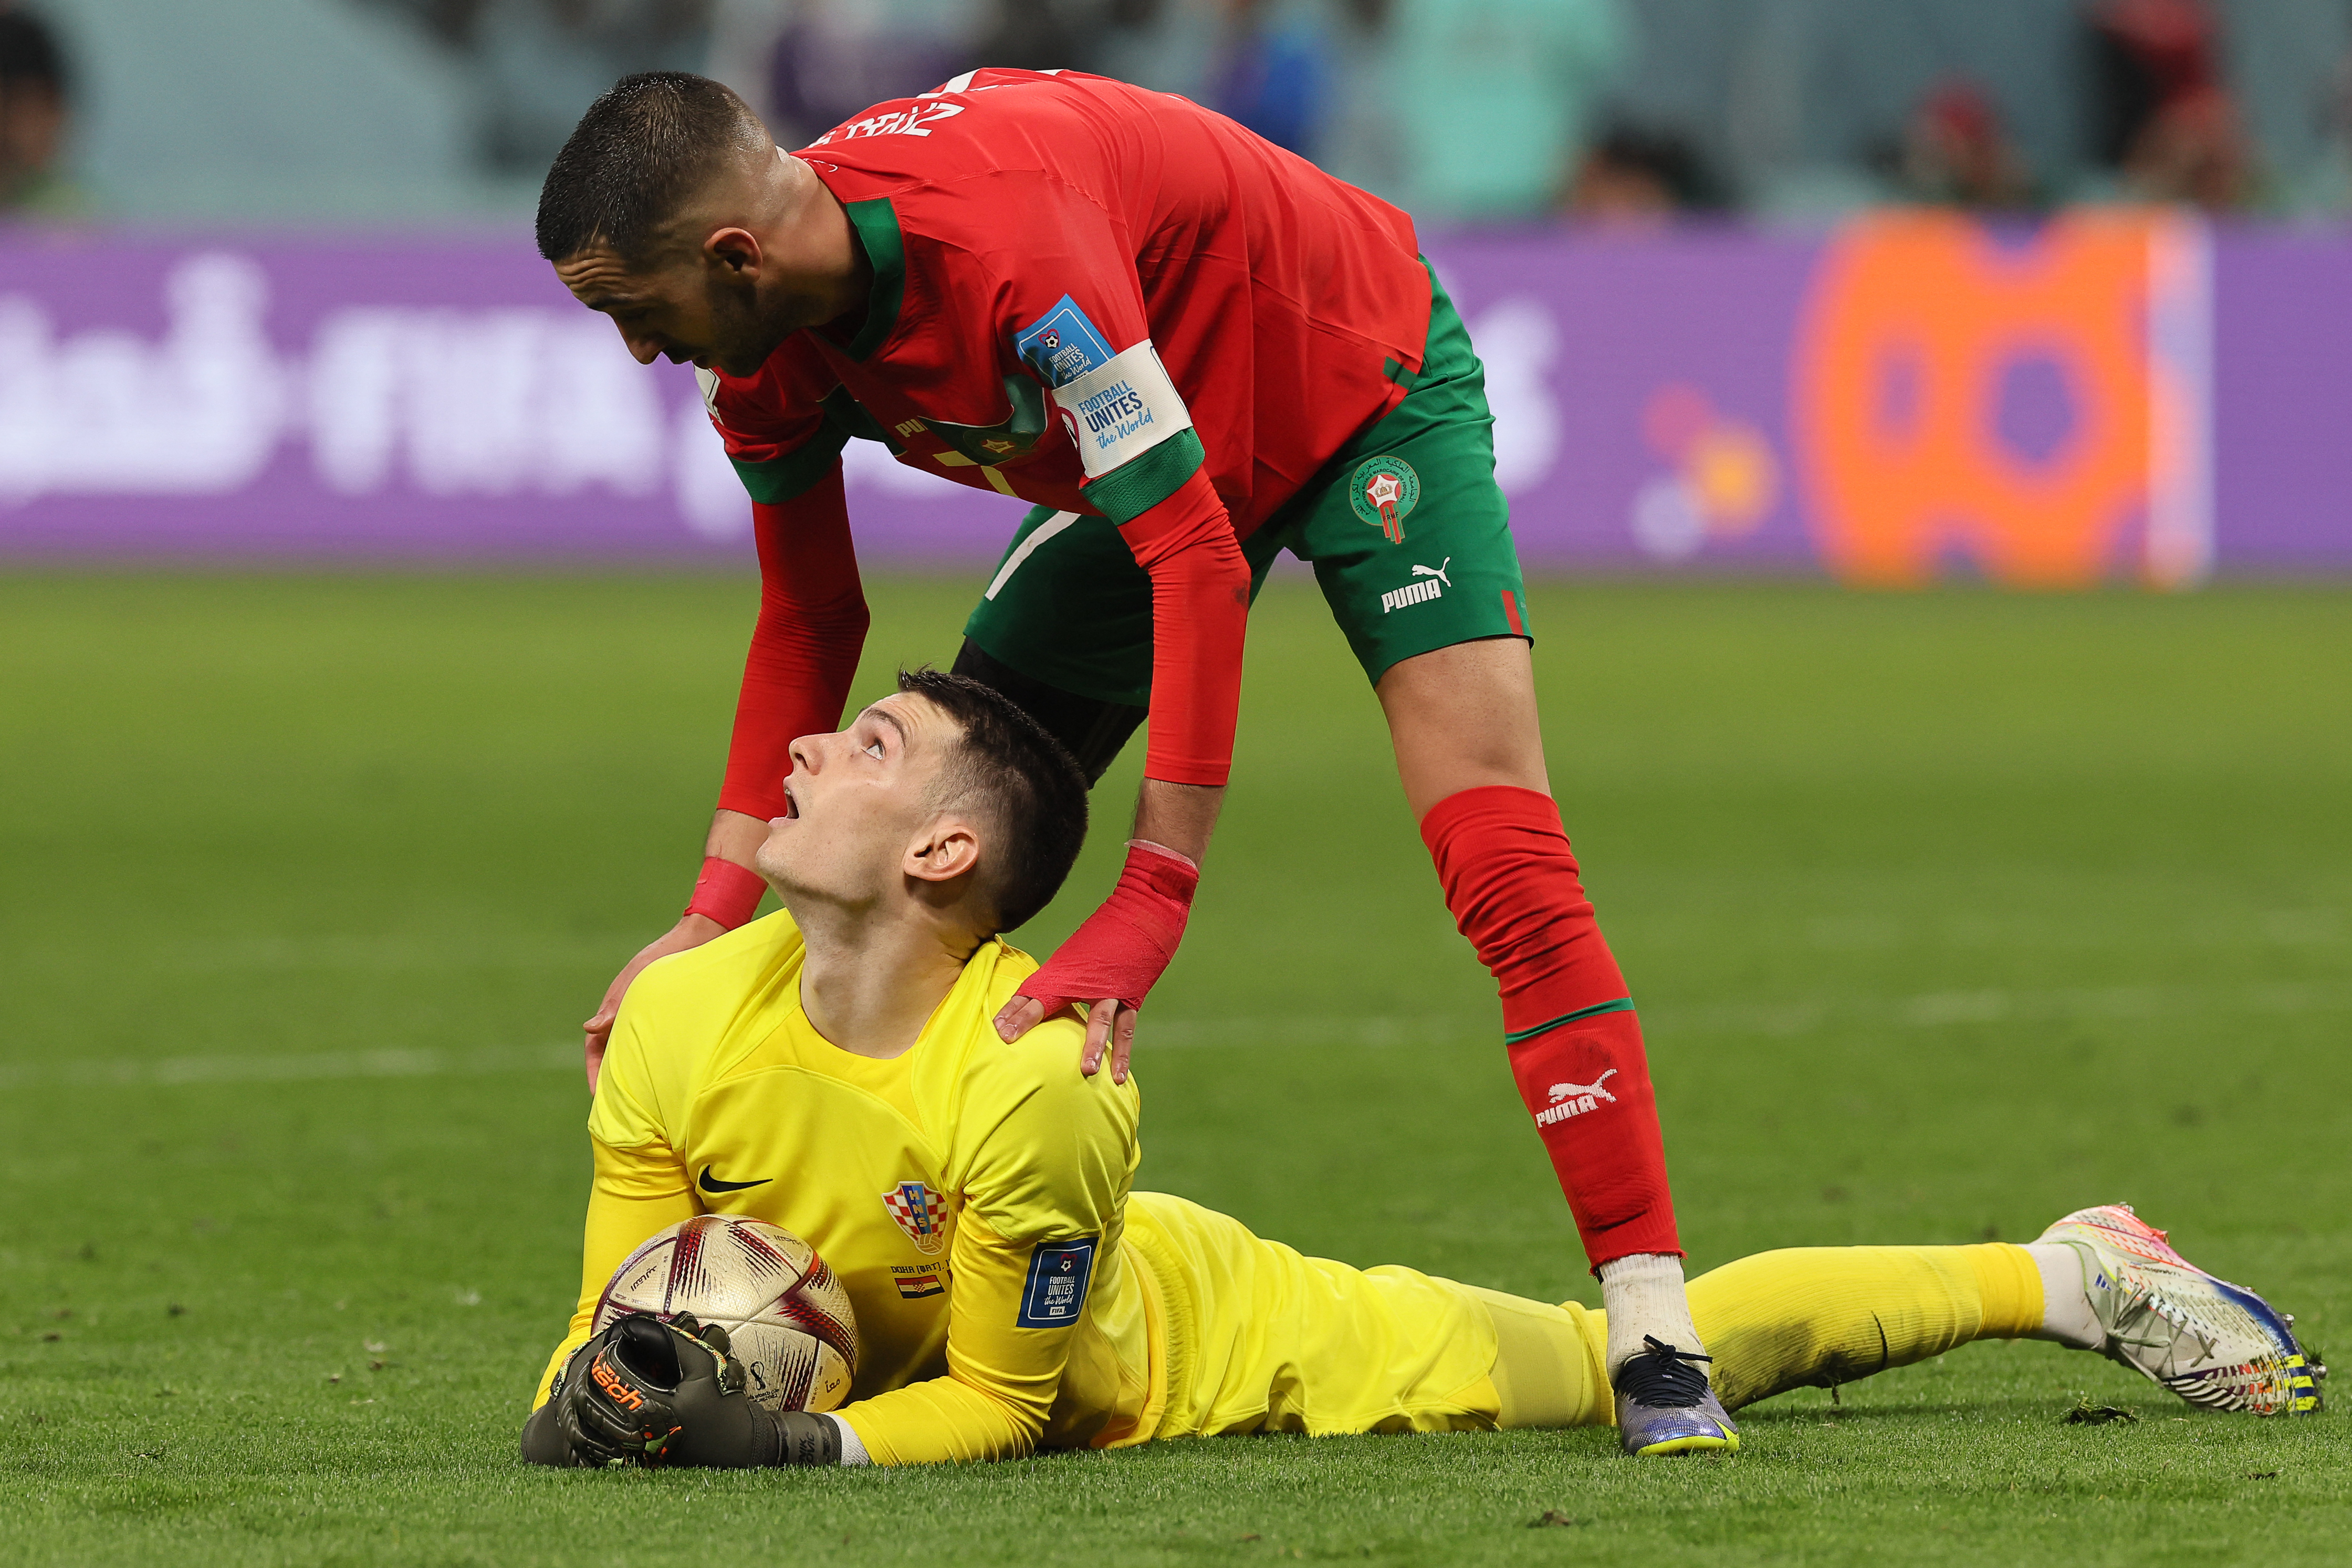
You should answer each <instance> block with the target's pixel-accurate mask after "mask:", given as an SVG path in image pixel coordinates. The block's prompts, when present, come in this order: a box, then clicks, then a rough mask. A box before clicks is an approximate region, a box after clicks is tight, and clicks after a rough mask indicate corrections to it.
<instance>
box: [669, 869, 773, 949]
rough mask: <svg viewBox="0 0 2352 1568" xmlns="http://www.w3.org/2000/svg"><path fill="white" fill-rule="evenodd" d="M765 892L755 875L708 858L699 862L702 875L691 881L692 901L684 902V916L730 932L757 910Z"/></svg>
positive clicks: (766, 886) (746, 870)
mask: <svg viewBox="0 0 2352 1568" xmlns="http://www.w3.org/2000/svg"><path fill="white" fill-rule="evenodd" d="M767 890H768V884H767V883H766V882H765V881H763V880H762V879H761V876H760V873H758V872H757V871H753V870H749V869H747V868H744V867H741V866H738V865H737V864H735V862H734V861H732V860H722V859H720V858H719V857H718V856H716V855H712V856H709V857H708V858H705V859H704V860H703V862H702V875H701V876H699V877H697V878H696V879H694V897H692V898H690V899H688V900H687V901H686V912H687V913H688V914H690V915H703V916H706V917H708V918H709V919H711V920H714V921H718V922H719V924H720V925H722V926H725V927H726V928H727V929H728V930H729V931H733V930H734V929H735V928H736V927H737V926H740V925H741V924H742V923H743V922H744V921H748V920H750V919H751V916H752V914H753V913H754V912H755V911H756V910H758V909H759V907H760V895H761V894H762V893H764V892H766V891H767Z"/></svg>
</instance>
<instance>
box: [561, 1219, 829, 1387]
mask: <svg viewBox="0 0 2352 1568" xmlns="http://www.w3.org/2000/svg"><path fill="white" fill-rule="evenodd" d="M629 1312H651V1313H653V1314H654V1315H655V1316H656V1317H657V1318H660V1319H662V1320H663V1321H668V1320H669V1319H672V1318H675V1317H677V1316H678V1315H679V1314H681V1313H688V1312H690V1313H692V1314H693V1315H694V1316H695V1317H697V1318H698V1319H700V1320H701V1321H703V1322H706V1323H716V1324H718V1325H719V1327H720V1328H723V1329H725V1330H726V1331H727V1337H728V1339H729V1341H730V1342H731V1343H732V1345H733V1347H734V1356H735V1359H736V1360H738V1361H740V1362H741V1363H743V1373H744V1380H745V1392H746V1393H747V1394H750V1395H751V1398H752V1399H754V1400H755V1401H757V1402H758V1403H759V1404H761V1405H763V1406H765V1407H766V1408H768V1409H770V1410H831V1409H833V1408H834V1407H835V1406H836V1405H840V1404H841V1403H842V1402H843V1401H844V1400H845V1399H847V1398H848V1396H849V1383H850V1379H851V1378H853V1377H855V1376H856V1373H857V1319H856V1315H855V1314H854V1313H853V1312H852V1311H851V1310H850V1305H849V1292H848V1291H847V1290H845V1289H843V1288H842V1284H841V1281H840V1280H839V1279H835V1277H834V1273H833V1270H832V1269H830V1268H826V1267H825V1263H824V1258H819V1257H818V1256H817V1255H816V1249H815V1248H814V1247H811V1246H810V1245H809V1244H808V1243H807V1242H805V1241H803V1240H802V1239H801V1238H800V1237H797V1236H794V1235H793V1233H792V1232H791V1231H788V1230H786V1229H784V1228H783V1227H782V1226H773V1225H769V1224H768V1223H766V1222H765V1221H763V1220H756V1219H745V1218H742V1217H741V1216H740V1215H716V1214H706V1215H695V1216H694V1218H692V1219H689V1220H685V1221H682V1222H680V1223H679V1224H677V1225H674V1226H670V1227H669V1228H668V1229H667V1230H664V1231H660V1232H657V1233H656V1235H654V1236H653V1237H650V1238H648V1239H647V1240H646V1243H645V1244H644V1245H643V1246H641V1247H638V1248H637V1249H636V1250H635V1252H632V1253H631V1254H629V1256H628V1259H627V1261H625V1262H624V1263H623V1264H622V1265H621V1267H620V1268H616V1269H614V1271H613V1279H612V1282H611V1283H610V1284H608V1285H606V1286H605V1287H604V1296H603V1297H602V1298H601V1299H600V1300H598V1301H597V1303H596V1318H595V1321H594V1323H593V1325H592V1328H591V1331H592V1332H593V1331H596V1330H600V1329H602V1328H604V1326H605V1325H606V1324H607V1323H610V1322H612V1321H614V1319H616V1318H619V1317H621V1316H623V1315H624V1314H625V1313H629Z"/></svg>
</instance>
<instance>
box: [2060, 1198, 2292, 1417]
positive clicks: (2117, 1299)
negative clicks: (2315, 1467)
mask: <svg viewBox="0 0 2352 1568" xmlns="http://www.w3.org/2000/svg"><path fill="white" fill-rule="evenodd" d="M2039 1244H2040V1245H2042V1246H2045V1247H2046V1246H2064V1247H2071V1248H2073V1249H2074V1252H2075V1253H2076V1254H2077V1255H2079V1256H2080V1257H2081V1258H2082V1260H2083V1289H2084V1294H2085V1296H2086V1297H2087V1298H2088V1299H2089V1301H2090V1305H2091V1311H2092V1314H2093V1316H2094V1317H2095V1318H2096V1319H2097V1320H2098V1324H2099V1328H2100V1331H2101V1332H2102V1333H2103V1334H2104V1336H2105V1343H2103V1344H2102V1345H2101V1346H2100V1347H2099V1351H2100V1353H2101V1354H2102V1355H2105V1357H2106V1358H2107V1359H2108V1360H2109V1361H2113V1362H2119V1363H2122V1364H2123V1365H2125V1366H2127V1367H2130V1368H2131V1369H2132V1370H2133V1371H2135V1372H2137V1373H2142V1374H2143V1375H2145V1376H2147V1378H2148V1379H2150V1380H2151V1381H2153V1382H2156V1383H2158V1384H2163V1385H2164V1386H2165V1387H2167V1388H2168V1389H2170V1390H2172V1392H2173V1393H2175V1394H2179V1395H2180V1397H2181V1398H2183V1399H2185V1400H2187V1401H2189V1404H2191V1405H2203V1406H2205V1407H2206V1408H2207V1409H2209V1410H2242V1411H2246V1412H2249V1413H2251V1414H2252V1415H2311V1414H2313V1413H2315V1412H2316V1411H2317V1410H2318V1409H2319V1404H2320V1391H2319V1382H2320V1380H2321V1379H2322V1378H2325V1377H2326V1375H2327V1369H2326V1367H2324V1366H2315V1365H2310V1364H2307V1363H2306V1361H2305V1356H2304V1353H2303V1347H2302V1346H2301V1345H2300V1344H2298V1343H2296V1342H2295V1337H2294V1328H2293V1324H2294V1319H2293V1318H2290V1317H2286V1316H2284V1315H2283V1314H2281V1313H2279V1312H2277V1311H2275V1310H2273V1309H2272V1307H2271V1304H2270V1303H2269V1302H2267V1301H2265V1300H2263V1299H2262V1298H2261V1297H2260V1296H2257V1295H2255V1294H2254V1293H2253V1292H2252V1290H2249V1289H2246V1288H2245V1287H2244V1286H2242V1285H2232V1284H2231V1283H2230V1282H2229V1281H2228V1280H2226V1279H2215V1278H2214V1277H2213V1276H2212V1275H2210V1274H2208V1273H2206V1272H2205V1270H2203V1269H2202V1268H2198V1267H2197V1266H2196V1265H2195V1264H2193V1263H2191V1262H2189V1260H2188V1259H2187V1258H2183V1257H2181V1256H2180V1254H2179V1253H2178V1252H2175V1251H2174V1250H2173V1249H2172V1248H2171V1247H2170V1246H2168V1244H2167V1243H2166V1241H2165V1239H2164V1232H2162V1231H2160V1230H2158V1229H2157V1228H2156V1227H2154V1226H2150V1225H2149V1224H2147V1222H2146V1221H2145V1220H2142V1219H2141V1218H2140V1217H2139V1216H2138V1215H2135V1214H2134V1213H2132V1209H2131V1205H2129V1204H2103V1205H2100V1206H2099V1207H2097V1208H2088V1209H2077V1210H2076V1211H2075V1212H2074V1213H2073V1214H2070V1215H2067V1216H2066V1217H2065V1218H2064V1219H2062V1220H2060V1221H2059V1222H2058V1223H2057V1224H2055V1225H2053V1226H2051V1227H2050V1228H2049V1229H2048V1230H2045V1231H2043V1232H2042V1235H2041V1237H2040V1238H2039Z"/></svg>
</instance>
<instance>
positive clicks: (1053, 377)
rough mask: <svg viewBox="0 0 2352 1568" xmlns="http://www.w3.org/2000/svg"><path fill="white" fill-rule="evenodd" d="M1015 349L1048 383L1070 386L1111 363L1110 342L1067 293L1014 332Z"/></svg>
mask: <svg viewBox="0 0 2352 1568" xmlns="http://www.w3.org/2000/svg"><path fill="white" fill-rule="evenodd" d="M1013 353H1014V354H1016V355H1018V356H1019V357H1020V360H1021V362H1022V363H1024V364H1025V365H1027V366H1028V367H1029V368H1030V369H1031V370H1034V371H1035V372H1036V373H1037V379H1038V380H1040V381H1042V382H1044V383H1045V384H1046V385H1047V386H1067V385H1069V384H1070V383H1072V382H1074V381H1076V380H1077V379H1078V377H1080V376H1082V375H1084V374H1087V372H1088V371H1090V370H1099V369H1101V368H1102V367H1103V366H1104V365H1107V364H1108V363H1110V359H1111V354H1110V344H1109V343H1108V342H1104V341H1103V335H1102V334H1101V333H1100V332H1098V331H1096V330H1095V324H1094V323H1093V322H1092V321H1088V320H1087V313H1086V312H1085V311H1084V310H1079V309H1078V305H1077V301H1076V300H1073V299H1071V298H1070V297H1069V296H1068V295H1067V294H1065V295H1063V296H1062V302H1061V303H1060V304H1058V305H1055V307H1054V308H1053V309H1052V310H1048V311H1046V312H1045V314H1044V315H1042V316H1040V317H1038V318H1037V319H1036V320H1035V321H1032V322H1030V323H1029V324H1028V325H1027V326H1025V327H1024V328H1022V329H1021V330H1020V331H1017V332H1015V333H1013Z"/></svg>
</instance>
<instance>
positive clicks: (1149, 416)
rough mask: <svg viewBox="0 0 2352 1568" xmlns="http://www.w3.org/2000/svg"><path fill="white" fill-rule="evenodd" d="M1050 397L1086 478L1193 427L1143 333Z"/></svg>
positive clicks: (1158, 358)
mask: <svg viewBox="0 0 2352 1568" xmlns="http://www.w3.org/2000/svg"><path fill="white" fill-rule="evenodd" d="M1054 401H1055V404H1056V405H1059V406H1060V408H1061V410H1062V417H1063V418H1064V419H1065V420H1066V422H1067V423H1068V425H1069V426H1070V437H1071V439H1073V440H1075V441H1076V442H1077V444H1078V459H1079V461H1080V462H1081V463H1083V464H1084V465H1085V467H1086V472H1087V479H1100V478H1102V476H1103V475H1105V474H1108V473H1109V472H1110V471H1111V470H1112V469H1113V468H1120V467H1122V466H1124V465H1126V464H1128V463H1131V462H1133V461H1134V460H1135V459H1136V458H1139V457H1141V456H1143V454H1144V453H1146V452H1149V451H1150V450H1151V448H1152V447H1157V446H1158V445H1160V442H1162V441H1165V440H1167V439H1169V438H1170V437H1172V436H1175V435H1178V434H1180V433H1181V432H1183V431H1186V430H1190V429H1191V428H1192V412H1191V410H1189V409H1187V408H1186V407H1185V406H1184V399H1183V398H1182V397H1181V396H1179V395H1177V392H1176V384H1175V383H1174V382H1172V381H1171V380H1170V379H1169V378H1168V372H1167V370H1166V369H1165V368H1164V367H1163V366H1162V365H1161V364H1160V355H1159V353H1158V352H1157V351H1156V350H1154V349H1153V348H1152V346H1151V340H1150V339H1149V338H1146V339H1144V340H1143V342H1139V343H1138V344H1136V345H1135V346H1134V347H1133V348H1131V349H1127V350H1124V351H1122V352H1121V353H1116V354H1113V355H1112V356H1111V357H1110V360H1109V362H1108V363H1106V364H1102V365H1098V366H1097V367H1096V368H1095V369H1093V370H1090V371H1088V372H1087V374H1084V375H1082V376H1079V377H1078V378H1077V379H1076V380H1075V381H1071V382H1068V383H1066V384H1063V385H1061V386H1057V387H1055V388H1054Z"/></svg>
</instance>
